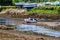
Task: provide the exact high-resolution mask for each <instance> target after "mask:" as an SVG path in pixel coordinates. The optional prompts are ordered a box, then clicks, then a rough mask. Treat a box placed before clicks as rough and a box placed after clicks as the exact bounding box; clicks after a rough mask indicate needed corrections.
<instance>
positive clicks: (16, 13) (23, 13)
mask: <svg viewBox="0 0 60 40" xmlns="http://www.w3.org/2000/svg"><path fill="white" fill-rule="evenodd" d="M1 15H2V16H1ZM0 16H1V17H12V18H28V17H31V18H39V19H41V18H44V19H53V20H55V19H60V14H54V13H50V14H49V13H31V14H28V13H27V10H25V9H21V10H18V9H7V10H4V11H2V12H0Z"/></svg>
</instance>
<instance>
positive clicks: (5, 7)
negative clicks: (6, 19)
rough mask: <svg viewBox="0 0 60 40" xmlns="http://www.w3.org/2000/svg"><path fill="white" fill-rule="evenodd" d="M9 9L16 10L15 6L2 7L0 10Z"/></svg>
mask: <svg viewBox="0 0 60 40" xmlns="http://www.w3.org/2000/svg"><path fill="white" fill-rule="evenodd" d="M10 8H16V6H2V7H1V9H2V10H5V9H10Z"/></svg>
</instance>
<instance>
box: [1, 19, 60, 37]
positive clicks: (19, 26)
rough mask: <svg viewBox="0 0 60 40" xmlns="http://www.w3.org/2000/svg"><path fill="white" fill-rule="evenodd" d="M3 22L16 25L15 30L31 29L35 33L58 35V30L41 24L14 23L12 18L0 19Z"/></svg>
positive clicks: (59, 35) (59, 34)
mask: <svg viewBox="0 0 60 40" xmlns="http://www.w3.org/2000/svg"><path fill="white" fill-rule="evenodd" d="M2 22H3V23H5V25H12V24H13V25H16V28H17V29H16V30H18V31H32V32H36V33H41V34H45V35H48V36H55V37H60V31H55V30H52V29H47V28H44V27H43V26H36V25H29V24H14V20H12V19H3V20H2V19H0V23H2Z"/></svg>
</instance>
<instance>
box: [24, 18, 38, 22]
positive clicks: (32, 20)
mask: <svg viewBox="0 0 60 40" xmlns="http://www.w3.org/2000/svg"><path fill="white" fill-rule="evenodd" d="M24 21H25V22H27V23H33V22H37V20H36V19H34V18H28V19H24Z"/></svg>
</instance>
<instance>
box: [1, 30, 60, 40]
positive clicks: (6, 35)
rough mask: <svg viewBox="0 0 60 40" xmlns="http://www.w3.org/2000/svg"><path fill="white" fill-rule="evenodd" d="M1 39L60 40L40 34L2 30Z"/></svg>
mask: <svg viewBox="0 0 60 40" xmlns="http://www.w3.org/2000/svg"><path fill="white" fill-rule="evenodd" d="M0 39H1V40H60V38H55V37H47V36H42V35H40V36H38V35H31V34H30V35H27V34H25V33H22V32H15V31H6V30H0Z"/></svg>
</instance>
